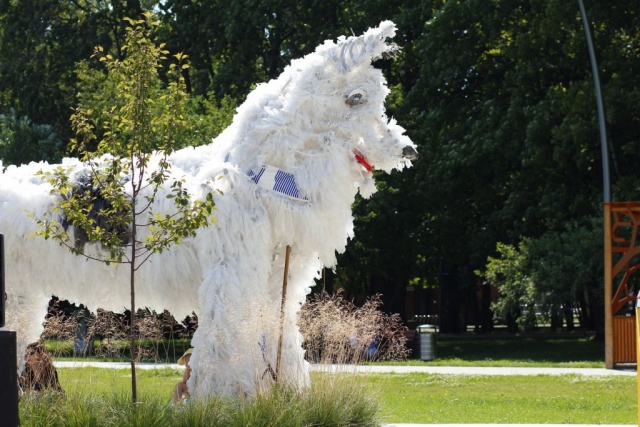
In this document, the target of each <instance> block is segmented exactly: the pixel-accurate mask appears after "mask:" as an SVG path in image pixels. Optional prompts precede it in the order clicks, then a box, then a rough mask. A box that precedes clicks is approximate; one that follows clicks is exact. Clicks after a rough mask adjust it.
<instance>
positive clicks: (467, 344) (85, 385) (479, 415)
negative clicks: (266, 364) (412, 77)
mask: <svg viewBox="0 0 640 427" xmlns="http://www.w3.org/2000/svg"><path fill="white" fill-rule="evenodd" d="M49 344H50V345H57V346H58V349H59V348H64V347H65V346H67V347H68V345H67V344H65V345H61V344H59V343H58V344H55V343H54V344H51V343H49ZM154 345H156V346H159V345H158V344H154ZM172 345H173V346H175V347H179V348H173V347H171V345H167V344H162V345H160V346H159V348H166V349H167V350H168V351H167V350H165V351H164V352H163V355H162V358H161V360H160V361H166V362H175V357H176V356H175V355H178V356H179V355H180V354H181V350H182V347H184V346H185V345H187V343H186V342H184V341H180V342H177V343H175V344H172ZM436 347H437V356H438V358H437V359H436V360H434V361H429V362H422V361H420V360H417V359H409V360H407V361H406V362H401V363H398V362H394V363H393V364H404V365H422V366H430V365H439V366H507V367H514V366H546V367H583V368H588V367H598V368H602V367H604V343H602V342H599V341H595V340H593V339H586V338H548V337H547V338H533V337H524V338H523V337H509V338H507V337H502V338H496V337H493V338H492V339H486V338H477V337H474V338H468V337H440V338H439V339H438V340H437V343H436ZM60 353H61V352H59V353H58V354H60ZM62 353H63V352H62ZM76 360H77V359H76ZM94 360H95V359H94ZM97 360H104V359H101V358H97ZM115 360H118V359H117V358H116V359H115ZM120 360H123V359H120ZM124 360H126V359H124ZM58 372H59V377H60V381H61V383H62V386H63V388H64V389H65V391H66V392H67V393H68V394H69V395H94V394H95V395H109V394H122V393H127V392H128V391H129V389H130V383H131V376H130V372H129V370H127V369H123V370H110V369H96V368H77V369H59V370H58ZM181 375H182V371H181V370H172V369H158V370H138V390H139V395H141V396H153V398H154V399H156V400H158V399H159V400H161V401H166V402H169V400H170V398H171V394H172V390H173V387H174V385H175V384H176V383H177V382H178V381H179V380H180V378H181ZM322 375H327V374H322V373H312V378H313V379H314V381H317V380H318V379H321V378H322ZM341 375H350V374H341ZM354 378H357V381H358V382H360V381H361V382H364V386H365V387H364V389H365V390H368V391H369V392H370V393H371V395H372V397H375V398H376V399H377V400H378V401H379V404H380V417H381V422H385V423H387V422H388V423H540V424H545V423H554V424H635V423H636V420H637V381H636V377H635V376H606V377H585V376H578V375H564V376H548V375H538V376H454V375H436V374H419V373H418V374H416V373H413V374H397V373H396V374H358V375H355V376H354Z"/></svg>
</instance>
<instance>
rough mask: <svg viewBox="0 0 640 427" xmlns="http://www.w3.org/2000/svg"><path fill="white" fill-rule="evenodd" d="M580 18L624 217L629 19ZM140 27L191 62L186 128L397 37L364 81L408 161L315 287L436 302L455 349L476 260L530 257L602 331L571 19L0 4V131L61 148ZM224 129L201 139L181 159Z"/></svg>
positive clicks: (590, 135) (552, 1) (121, 2)
mask: <svg viewBox="0 0 640 427" xmlns="http://www.w3.org/2000/svg"><path fill="white" fill-rule="evenodd" d="M585 4H586V12H587V16H588V20H589V22H590V24H591V26H592V31H593V37H594V44H595V48H596V52H597V55H598V61H599V66H600V67H599V69H600V77H601V81H602V87H603V94H604V104H605V108H606V122H607V128H608V139H609V147H608V149H609V150H610V154H611V156H610V157H611V171H612V177H611V181H612V193H613V197H614V200H617V201H623V200H625V201H626V200H637V199H638V198H639V197H640V194H639V193H640V185H638V182H640V180H639V179H638V178H639V177H638V171H637V168H636V167H635V156H637V155H638V153H639V152H640V143H639V139H638V135H640V102H638V101H639V100H640V86H639V85H638V82H637V80H638V79H637V76H638V75H640V32H639V28H640V4H636V3H633V2H631V3H630V2H624V3H623V2H621V1H619V0H611V1H608V2H597V1H592V0H585ZM145 10H146V11H149V10H150V11H154V12H155V13H156V14H157V15H158V17H159V19H160V22H161V24H160V26H159V28H158V29H157V31H156V33H155V36H156V37H157V38H158V39H159V40H160V41H162V42H164V43H166V44H167V47H168V49H169V50H170V51H172V52H184V53H185V54H186V55H188V56H189V58H190V65H191V66H190V68H188V69H185V70H184V71H183V75H184V78H185V82H186V87H187V91H188V92H189V96H190V97H191V98H192V99H196V97H199V98H198V99H199V100H200V101H198V102H200V104H198V103H197V102H196V104H197V105H199V107H198V108H194V110H193V113H192V114H190V116H191V117H193V122H194V123H202V120H203V118H204V120H206V117H207V114H208V113H211V112H212V111H213V112H216V111H219V110H218V107H219V106H220V105H223V104H220V103H221V102H226V104H224V105H223V110H224V111H229V110H230V109H231V107H232V106H233V104H238V103H240V102H241V101H242V100H243V99H244V97H245V96H246V94H247V93H248V92H249V91H250V90H251V88H252V87H253V86H254V85H255V84H257V83H259V82H261V81H265V80H267V79H270V78H274V77H276V76H277V75H278V74H279V73H280V72H281V71H282V69H283V68H284V66H286V65H287V64H288V63H289V61H290V60H291V59H293V58H296V57H299V56H302V55H304V54H306V53H309V52H311V51H312V50H313V49H315V47H316V46H317V45H318V44H320V43H322V41H323V40H325V39H328V38H336V37H338V36H340V35H344V34H347V35H348V34H350V33H351V32H353V33H355V34H358V33H361V32H362V31H364V30H366V29H367V28H368V27H370V26H374V25H377V24H378V23H379V22H380V21H381V20H385V19H390V20H393V21H394V22H395V23H396V24H397V25H398V34H397V36H396V42H397V43H398V44H399V45H400V46H402V49H403V50H402V52H401V53H400V55H398V57H397V58H396V59H395V60H394V61H380V62H379V64H377V65H378V66H379V67H380V68H381V69H383V70H384V72H385V75H386V77H387V80H388V83H389V86H390V88H391V89H392V92H391V95H390V97H389V99H388V104H387V109H388V112H389V114H388V115H389V116H394V117H395V118H396V119H397V120H398V122H399V123H400V124H402V125H403V126H404V127H405V128H407V132H408V134H409V136H410V137H411V138H412V139H413V140H414V141H415V142H416V144H418V146H419V151H420V153H421V159H420V160H419V161H417V162H415V165H414V167H413V168H412V169H410V170H408V171H404V172H403V173H402V174H395V173H394V174H391V175H388V176H387V175H380V176H378V182H379V187H380V190H381V191H379V192H378V193H377V194H376V195H375V196H374V197H373V199H371V200H368V201H363V200H358V201H357V202H356V204H355V206H354V209H355V213H356V232H355V235H356V237H355V238H354V240H353V241H352V242H351V244H350V245H349V248H348V250H347V252H346V253H345V254H344V255H343V256H342V257H341V259H340V261H339V265H338V267H337V270H336V272H335V274H333V273H331V272H327V274H326V283H325V284H326V286H328V287H331V288H334V289H337V288H343V289H345V291H346V292H347V295H348V296H351V297H355V298H362V297H363V296H366V295H372V294H374V293H378V292H380V293H382V294H383V299H384V302H385V308H386V309H388V310H391V311H400V312H402V311H403V309H404V304H405V288H406V286H409V285H411V286H416V287H419V288H429V287H432V288H438V289H439V292H440V298H441V299H442V304H441V312H440V313H437V314H439V315H440V316H441V327H442V330H443V331H450V332H456V331H460V330H461V329H462V327H463V326H464V325H463V324H464V323H465V322H466V321H467V320H468V319H466V320H465V319H464V317H465V316H466V314H465V315H464V316H463V315H461V313H462V311H463V309H462V308H463V307H476V308H475V309H474V310H476V311H478V310H480V308H479V302H478V298H477V296H476V294H477V292H478V286H479V283H482V281H483V280H485V277H484V276H483V274H484V272H485V271H486V270H487V263H488V262H489V258H490V257H493V259H496V257H499V256H500V254H501V253H504V248H505V247H510V248H515V249H516V250H518V248H522V247H523V246H522V243H523V242H527V243H526V248H528V250H527V251H525V252H523V254H525V253H526V254H529V255H528V256H529V257H533V256H534V255H533V254H535V257H536V258H537V259H536V262H535V263H523V265H527V266H528V267H527V268H528V269H529V270H530V272H535V277H536V278H537V281H536V284H535V285H536V286H538V288H539V289H538V290H539V291H540V292H541V293H539V294H538V295H542V294H545V295H547V294H549V293H552V294H554V295H557V298H558V300H561V301H562V302H561V303H562V304H564V305H580V306H581V308H583V309H584V310H583V311H584V312H585V313H589V315H588V317H589V318H588V319H585V322H586V323H587V324H590V325H594V324H596V323H598V322H599V319H600V318H601V317H602V314H601V310H600V309H598V307H601V306H602V295H601V293H602V292H601V289H602V274H601V271H600V270H599V269H600V268H601V264H602V247H601V246H598V244H597V242H598V241H600V242H602V226H601V224H602V222H601V218H602V196H601V194H602V165H601V154H600V141H599V134H598V122H597V119H596V102H595V94H594V86H593V79H592V75H591V67H590V63H589V57H588V51H587V45H586V41H585V32H584V28H583V26H582V21H581V15H580V10H579V7H578V3H577V2H571V1H569V2H567V1H563V0H548V1H544V2H533V1H525V0H509V1H507V0H493V1H490V2H487V1H481V0H466V1H459V0H407V1H403V2H391V3H389V2H387V1H382V0H357V1H350V2H339V1H335V0H329V1H319V0H301V1H296V2H291V1H278V2H275V1H272V0H239V1H233V2H228V1H218V0H213V1H201V0H165V1H161V2H155V1H138V0H117V1H116V0H110V1H109V0H84V1H69V0H56V1H42V0H30V1H22V0H1V1H0V58H1V59H0V115H2V117H15V120H18V121H20V120H29V122H28V123H31V124H33V125H34V126H49V127H50V128H47V129H53V130H54V131H55V136H56V138H57V139H59V140H60V141H62V143H66V142H67V141H68V140H69V138H70V135H71V131H70V123H69V120H68V119H69V116H70V114H71V110H70V107H71V106H73V105H75V104H76V103H77V97H78V90H77V87H78V82H79V76H78V74H77V73H76V72H75V70H76V63H77V62H79V61H80V60H82V59H84V58H87V57H88V56H89V55H90V53H91V51H92V49H93V47H94V46H95V45H98V44H99V45H102V46H104V47H105V50H106V51H108V52H109V53H110V54H112V55H114V57H118V58H121V57H122V56H124V55H126V52H124V51H123V50H122V48H121V47H122V43H123V34H124V31H123V29H124V26H125V23H124V21H123V18H124V17H125V16H133V17H136V16H139V14H140V13H141V12H142V11H145ZM88 67H89V68H92V69H95V70H97V71H100V70H101V68H100V65H99V64H97V65H96V64H89V65H88ZM102 71H103V70H102ZM203 103H205V104H206V103H208V104H206V105H205V104H203ZM203 105H205V106H203ZM12 114H14V115H15V116H11V115H12ZM213 116H214V117H215V118H214V120H215V121H217V122H218V121H220V122H221V123H223V122H224V121H223V120H222V121H221V120H220V116H216V115H215V114H213ZM223 116H224V114H223ZM6 126H7V125H5V124H4V122H3V121H2V120H0V135H5V134H8V133H7V132H5V131H3V129H5V128H6ZM223 127H224V126H223V125H221V126H218V127H215V128H207V129H206V130H204V131H202V132H203V133H204V134H206V135H202V137H201V138H193V139H194V142H193V143H194V144H200V143H203V142H205V141H207V140H208V139H210V138H211V137H213V136H215V135H213V134H212V135H209V133H215V132H218V131H219V130H220V129H221V128H223ZM0 137H1V136H0ZM56 138H53V139H52V144H54V142H53V141H54V140H56ZM187 139H189V138H187ZM44 140H46V138H45V139H44ZM25 141H26V139H25ZM187 142H188V141H187ZM0 143H1V144H3V145H2V146H3V147H5V146H7V145H11V144H12V143H13V144H18V145H19V144H20V143H21V142H20V141H13V142H12V141H11V140H7V142H6V143H5V142H3V141H0ZM14 151H15V150H14ZM57 151H64V150H57V149H56V150H49V151H46V150H44V151H42V150H41V151H38V150H31V154H30V155H29V156H28V157H29V158H26V157H25V158H22V157H20V158H12V157H11V156H9V155H8V154H6V153H9V152H10V151H6V150H5V149H4V148H3V151H2V152H0V154H2V155H3V161H4V162H5V164H7V163H11V162H24V161H28V160H36V159H38V157H43V158H44V156H51V153H54V152H57ZM49 158H50V159H52V158H53V157H49ZM504 245H507V246H504ZM545 248H546V249H545ZM585 248H589V250H584V249H585ZM576 263H579V264H580V267H579V268H576V270H574V271H575V272H574V273H566V271H567V269H566V266H568V265H575V264H576ZM563 266H564V267H563ZM474 272H477V273H474ZM532 277H533V276H532ZM568 278H569V279H570V280H569V281H567V279H568ZM547 300H548V298H547ZM587 301H588V302H587ZM587 306H589V307H590V308H589V309H588V310H587V309H586V307H587ZM467 311H468V310H467ZM472 311H473V310H472ZM461 319H462V320H461Z"/></svg>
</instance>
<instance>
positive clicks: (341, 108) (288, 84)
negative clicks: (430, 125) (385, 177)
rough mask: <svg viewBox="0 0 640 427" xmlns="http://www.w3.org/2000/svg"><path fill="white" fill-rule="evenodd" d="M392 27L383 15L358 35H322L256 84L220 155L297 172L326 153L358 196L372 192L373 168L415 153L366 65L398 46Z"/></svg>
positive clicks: (398, 165) (377, 74)
mask: <svg viewBox="0 0 640 427" xmlns="http://www.w3.org/2000/svg"><path fill="white" fill-rule="evenodd" d="M395 31H396V28H395V25H394V24H393V23H392V22H390V21H385V22H382V23H381V24H380V26H379V27H377V28H372V29H369V30H368V31H367V32H365V33H364V34H363V35H361V36H359V37H355V36H353V37H348V38H347V37H340V38H339V39H338V40H337V41H335V42H334V41H331V40H328V41H326V42H325V43H324V44H322V45H320V46H319V47H318V48H317V49H316V50H315V51H314V52H312V53H310V54H308V55H306V56H305V57H303V58H300V59H296V60H294V61H292V62H291V64H290V65H289V66H287V67H286V68H285V70H284V71H283V73H282V74H281V75H280V76H279V77H278V78H277V79H274V80H271V81H270V82H268V83H263V84H260V85H258V86H257V87H256V89H255V90H254V91H252V92H251V93H250V94H249V95H248V97H247V100H246V101H245V102H244V103H243V104H242V105H241V106H240V107H239V108H238V114H237V115H236V118H235V119H234V124H233V125H232V126H231V129H230V130H228V131H226V134H224V135H223V137H221V138H220V139H219V140H220V141H221V142H222V143H223V144H224V141H225V140H226V141H227V144H228V146H227V147H222V148H221V151H222V152H224V153H225V155H226V153H229V155H227V157H226V159H228V161H230V162H232V163H234V164H236V165H238V166H240V168H241V170H245V171H247V172H249V171H251V173H253V172H255V170H259V169H260V168H261V167H262V165H270V166H273V167H275V168H276V169H281V170H284V171H288V172H291V173H294V174H299V172H298V171H300V170H307V171H309V170H310V169H312V168H313V167H314V166H313V165H310V162H311V160H310V159H312V158H314V157H315V158H316V159H317V158H318V157H316V156H317V155H318V154H320V153H325V154H326V153H328V152H331V153H332V155H336V156H339V157H340V161H339V162H340V166H341V167H342V166H343V165H344V164H347V165H348V167H349V168H350V170H349V177H350V178H349V179H351V178H355V180H356V181H357V182H356V187H358V188H359V189H360V193H361V194H362V195H363V196H365V197H368V196H369V195H370V194H372V192H373V191H375V186H374V185H373V180H372V179H371V176H372V175H371V172H372V171H373V170H374V169H377V170H383V171H386V172H390V171H391V170H393V169H402V168H404V167H406V166H410V165H411V161H412V160H415V159H417V157H418V153H417V151H416V149H415V145H414V144H413V143H412V142H411V140H410V139H409V138H408V137H407V136H406V135H405V134H404V129H403V128H402V127H400V126H398V124H397V123H396V122H395V120H390V119H388V118H387V116H386V114H385V107H384V102H385V98H386V97H387V95H388V94H389V89H388V88H387V83H386V80H385V78H384V76H383V74H382V71H381V70H379V69H376V68H375V67H374V66H373V64H372V63H373V61H375V60H377V59H380V58H388V57H393V56H395V55H396V53H397V52H398V51H399V48H398V46H396V45H395V44H393V43H390V42H387V39H388V38H390V37H393V35H394V34H395ZM227 136H231V137H230V138H227ZM334 160H335V158H334ZM316 163H317V164H316V167H318V168H319V169H320V170H319V171H309V174H314V175H321V174H322V171H323V170H325V169H326V168H325V166H326V165H325V164H322V162H321V161H318V162H316ZM343 171H344V170H343ZM345 185H346V182H345ZM307 190H308V189H307Z"/></svg>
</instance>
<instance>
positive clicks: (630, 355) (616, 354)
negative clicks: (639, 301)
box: [613, 316, 636, 363]
mask: <svg viewBox="0 0 640 427" xmlns="http://www.w3.org/2000/svg"><path fill="white" fill-rule="evenodd" d="M635 362H636V318H635V316H613V363H635Z"/></svg>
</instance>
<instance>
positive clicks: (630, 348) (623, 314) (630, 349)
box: [604, 202, 640, 369]
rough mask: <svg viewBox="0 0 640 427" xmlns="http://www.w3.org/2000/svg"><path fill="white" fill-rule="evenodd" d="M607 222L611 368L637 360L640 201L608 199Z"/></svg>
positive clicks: (607, 346)
mask: <svg viewBox="0 0 640 427" xmlns="http://www.w3.org/2000/svg"><path fill="white" fill-rule="evenodd" d="M604 224H605V226H604V243H605V251H604V255H605V263H604V265H605V286H604V293H605V365H606V367H607V368H609V369H611V368H613V367H614V366H615V365H616V364H617V363H635V362H636V323H635V321H636V319H635V310H634V308H635V301H636V299H637V298H636V296H635V295H634V294H633V288H634V286H633V284H634V280H637V279H635V278H634V273H635V272H636V271H638V270H639V269H640V246H639V245H640V242H639V241H638V231H639V227H640V202H617V203H605V222H604ZM637 288H638V287H637ZM614 289H615V293H614ZM636 292H637V290H636Z"/></svg>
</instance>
